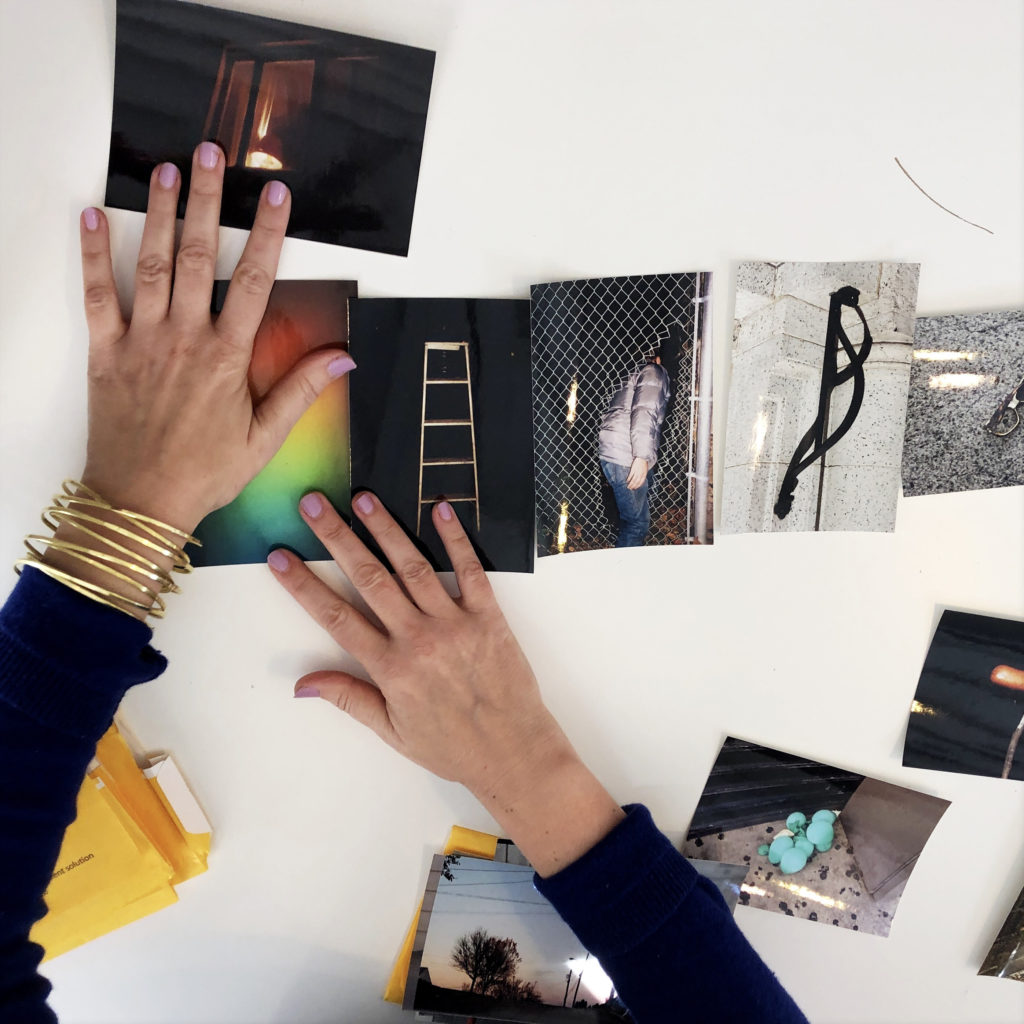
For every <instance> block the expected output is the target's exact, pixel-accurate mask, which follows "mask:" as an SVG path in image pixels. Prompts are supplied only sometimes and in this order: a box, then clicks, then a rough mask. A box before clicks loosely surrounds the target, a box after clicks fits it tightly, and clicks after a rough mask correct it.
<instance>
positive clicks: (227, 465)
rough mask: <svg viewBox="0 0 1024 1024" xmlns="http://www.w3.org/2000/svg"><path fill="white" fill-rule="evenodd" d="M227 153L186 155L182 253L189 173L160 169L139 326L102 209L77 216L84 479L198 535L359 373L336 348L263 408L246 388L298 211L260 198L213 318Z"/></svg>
mask: <svg viewBox="0 0 1024 1024" xmlns="http://www.w3.org/2000/svg"><path fill="white" fill-rule="evenodd" d="M223 182H224V154H223V153H222V152H221V150H220V148H219V147H218V146H216V145H215V144H213V143H211V142H204V143H202V145H200V146H199V147H197V149H196V151H195V153H194V155H193V158H192V185H191V190H190V193H189V197H188V205H187V208H186V211H185V223H184V228H183V231H182V236H181V244H180V246H179V248H178V253H177V258H176V259H175V255H174V230H175V217H176V210H177V204H178V192H179V189H180V185H181V176H180V174H179V173H178V170H177V168H175V167H174V166H173V165H172V164H161V165H160V166H159V167H156V168H154V170H153V176H152V178H151V180H150V191H149V208H148V210H147V212H146V223H145V227H144V229H143V233H142V244H141V248H140V251H139V261H138V265H137V267H136V271H135V303H134V306H133V309H132V314H131V322H130V324H126V323H125V322H124V320H123V319H122V316H121V309H120V304H119V302H118V295H117V290H116V286H115V284H114V275H113V270H112V267H111V259H110V233H109V228H108V224H107V220H106V218H105V217H104V216H103V214H102V213H101V212H100V211H99V210H95V209H89V210H86V211H84V212H83V214H82V217H81V225H80V227H81V239H82V276H83V281H84V285H85V314H86V321H87V323H88V327H89V442H88V455H87V460H86V468H85V472H84V474H83V477H82V480H83V482H84V483H86V484H88V485H89V486H90V487H93V488H94V489H95V490H97V491H98V492H99V493H100V494H101V495H103V497H104V498H106V499H107V500H108V501H110V502H111V503H112V504H114V505H115V506H120V507H123V508H129V509H132V510H134V511H136V512H142V513H144V514H147V515H151V516H154V517H155V518H157V519H160V520H162V521H164V522H167V523H169V524H170V525H172V526H176V527H178V528H179V529H182V530H187V531H189V532H191V531H192V530H193V529H194V528H195V526H196V524H197V523H198V522H199V521H200V520H201V519H202V518H203V517H204V516H205V515H207V513H209V512H212V511H213V510H214V509H216V508H219V507H220V506H221V505H225V504H227V503H228V502H229V501H231V500H232V499H233V498H234V497H235V496H236V495H237V494H238V493H239V491H241V489H242V488H243V487H244V486H245V485H246V484H247V483H248V482H249V481H250V480H251V479H252V478H253V477H254V476H255V475H256V473H258V472H259V470H260V469H262V468H263V466H264V465H265V464H266V463H267V462H268V461H269V460H270V457H271V456H272V455H273V454H274V453H275V452H276V451H277V449H278V448H279V447H280V446H281V444H282V443H283V441H284V439H285V437H286V436H287V435H288V432H289V431H290V430H291V428H292V426H293V425H294V424H295V422H296V421H297V420H298V418H299V417H300V416H301V415H302V413H303V412H304V411H305V410H306V409H307V408H308V406H309V405H310V404H312V402H313V400H314V399H315V398H316V397H317V395H318V394H319V393H320V392H321V391H322V390H323V389H324V388H325V387H326V386H327V385H328V384H329V383H330V382H331V381H332V380H333V379H334V378H336V377H339V376H341V375H342V374H343V373H345V372H346V371H347V370H349V369H351V368H352V366H353V365H354V364H353V363H352V360H351V359H350V358H349V357H348V355H346V354H345V353H344V352H342V351H341V350H340V349H333V350H330V349H322V350H319V351H316V352H312V353H310V354H309V355H307V356H306V357H305V358H303V359H301V360H300V361H299V362H298V363H297V364H296V365H295V366H294V367H293V368H292V369H291V371H290V372H289V373H287V374H286V375H285V377H284V378H283V379H282V380H281V381H280V382H279V383H278V384H277V386H276V387H274V388H273V389H272V390H271V391H270V392H269V393H268V394H267V395H266V397H264V398H262V399H261V400H259V401H258V402H257V403H256V404H254V402H253V398H252V396H251V394H250V390H249V387H248V385H247V381H246V374H247V371H248V367H249V361H250V358H251V356H252V349H253V340H254V338H255V335H256V330H257V328H258V327H259V324H260V320H261V319H262V318H263V314H264V312H265V311H266V306H267V298H268V296H269V294H270V289H271V287H272V285H273V283H274V277H275V275H276V273H277V261H278V257H279V255H280V252H281V245H282V242H283V240H284V233H285V228H286V226H287V224H288V215H289V211H290V209H291V197H290V195H289V192H288V189H287V188H286V187H285V186H284V185H283V184H282V183H281V182H270V183H269V184H268V185H267V186H266V187H265V188H264V190H263V194H262V195H261V196H260V200H259V207H258V209H257V212H256V219H255V221H254V223H253V227H252V231H251V233H250V235H249V238H248V240H247V242H246V245H245V249H244V251H243V252H242V257H241V259H240V260H239V262H238V266H237V267H236V268H235V272H234V274H233V276H232V279H231V285H230V287H229V289H228V294H227V298H226V299H225V302H224V310H223V312H222V313H221V315H220V316H219V317H218V318H217V320H216V322H214V320H213V319H212V317H211V314H210V297H211V294H212V291H213V282H214V273H215V270H216V263H217V239H218V233H219V222H220V200H221V191H222V187H223Z"/></svg>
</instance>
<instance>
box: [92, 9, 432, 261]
mask: <svg viewBox="0 0 1024 1024" xmlns="http://www.w3.org/2000/svg"><path fill="white" fill-rule="evenodd" d="M433 69H434V54H433V52H432V51H430V50H424V49H419V48H417V47H413V46H403V45H400V44H398V43H390V42H384V41H382V40H379V39H368V38H365V37H363V36H355V35H349V34H347V33H343V32H334V31H330V30H327V29H323V28H317V27H313V26H310V25H299V24H295V23H293V22H288V21H279V20H277V19H273V18H264V17H259V16H257V15H253V14H248V13H245V12H243V11H230V10H222V9H220V8H216V7H209V6H206V5H204V4H195V3H184V2H181V0H118V3H117V33H116V52H115V67H114V105H113V115H112V126H111V138H110V164H109V168H108V171H107V194H106V204H107V205H108V206H116V207H120V208H121V209H126V210H138V211H143V210H145V209H146V201H147V195H148V192H149V177H150V172H151V170H152V168H153V165H154V164H156V163H161V162H163V161H170V162H171V163H174V164H175V165H176V166H178V167H179V168H181V172H182V177H183V186H182V189H181V206H180V209H179V212H178V216H179V217H180V216H183V215H184V202H185V196H186V195H187V194H188V188H187V186H188V183H189V179H190V170H189V168H190V166H191V161H190V154H191V152H192V148H193V146H194V145H195V143H196V140H197V139H206V140H209V141H212V142H216V143H218V144H219V145H220V147H221V149H222V150H223V151H224V156H225V160H226V166H225V172H224V185H225V188H224V198H223V203H222V206H221V218H220V222H221V224H224V225H225V226H228V227H240V228H247V227H248V226H249V225H250V224H251V223H252V219H253V214H254V213H255V211H256V205H257V202H258V200H259V195H260V192H261V190H262V189H263V187H264V185H266V183H267V182H268V181H270V180H278V181H283V182H284V183H285V184H286V185H287V186H288V187H289V189H290V190H291V193H292V208H291V217H290V219H289V223H288V234H289V235H290V236H292V237H295V238H308V239H311V240H313V241H317V242H327V243H330V244H332V245H347V246H352V247H354V248H358V249H369V250H372V251H374V252H383V253H391V254H393V255H397V256H405V255H406V254H407V253H408V250H409V236H410V233H411V229H412V217H413V207H414V204H415V199H416V186H417V180H418V178H419V166H420V155H421V152H422V149H423V136H424V132H425V129H426V120H427V105H428V101H429V98H430V86H431V80H432V77H433Z"/></svg>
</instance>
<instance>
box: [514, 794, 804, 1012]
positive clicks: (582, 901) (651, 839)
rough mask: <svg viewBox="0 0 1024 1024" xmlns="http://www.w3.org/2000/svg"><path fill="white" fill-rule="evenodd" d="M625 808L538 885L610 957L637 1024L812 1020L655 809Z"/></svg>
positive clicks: (606, 960)
mask: <svg viewBox="0 0 1024 1024" xmlns="http://www.w3.org/2000/svg"><path fill="white" fill-rule="evenodd" d="M625 810H626V818H625V820H624V821H623V822H622V823H621V824H619V825H618V826H617V827H616V828H615V829H614V830H613V831H612V832H611V833H609V835H607V836H606V837H605V838H604V839H603V840H601V842H600V843H598V844H597V846H595V847H593V849H591V850H589V851H588V852H587V853H585V854H584V855H583V856H582V857H581V858H580V859H579V860H577V861H576V862H575V863H573V864H570V865H569V866H568V867H567V868H564V869H563V870H562V871H559V872H558V873H557V874H555V875H552V876H551V877H550V878H541V877H540V876H539V875H536V876H534V884H535V885H536V887H537V889H538V890H539V891H540V893H541V894H542V895H544V896H545V897H546V898H547V899H548V900H549V901H550V902H551V904H552V905H553V906H554V908H555V909H556V910H557V911H558V913H559V914H560V915H561V916H562V917H563V918H564V919H565V921H566V922H567V923H568V925H569V926H570V927H571V928H572V930H573V931H574V932H575V933H576V935H577V937H578V938H579V940H580V941H581V942H582V943H583V945H584V946H586V948H587V949H588V950H590V952H591V953H593V954H594V956H596V957H597V959H598V960H599V961H600V963H601V966H602V967H603V968H604V970H605V972H606V973H607V974H608V976H609V977H610V978H611V979H612V981H613V982H614V984H615V988H616V991H617V992H618V994H619V997H620V998H621V999H622V1001H623V1002H624V1003H625V1004H626V1006H628V1007H629V1010H630V1013H631V1014H632V1016H633V1018H634V1019H635V1020H636V1021H637V1024H662V1022H665V1021H676V1020H691V1019H700V1020H713V1021H716V1022H719V1024H725V1022H733V1021H735V1022H736V1024H751V1022H753V1021H756V1022H757V1024H797V1022H802V1024H806V1018H805V1017H804V1015H803V1014H802V1013H801V1012H800V1010H799V1009H798V1008H797V1006H796V1004H795V1003H794V1002H793V1000H792V999H791V998H790V996H789V994H788V993H787V992H786V990H785V989H784V988H783V987H782V985H781V984H780V983H779V981H778V979H777V978H776V977H775V975H774V974H772V972H771V971H770V970H769V969H768V967H767V966H766V965H765V963H764V961H763V960H761V958H760V957H759V956H758V955H757V953H755V952H754V950H753V948H752V947H751V945H750V943H749V942H747V940H746V938H745V937H744V936H743V933H742V932H741V931H740V930H739V928H738V927H737V926H736V922H735V921H734V920H733V917H732V914H730V913H729V909H728V907H727V906H726V904H725V900H723V899H722V896H721V894H720V893H719V891H718V889H717V888H716V887H715V885H714V883H712V882H710V881H708V880H707V879H706V878H702V877H701V876H700V875H698V874H697V872H696V871H695V870H694V869H693V867H692V866H691V865H690V864H689V863H688V862H687V860H686V858H685V857H683V855H682V854H681V853H679V852H678V851H677V850H676V849H675V848H674V847H673V846H672V844H671V843H670V842H669V841H668V839H667V838H666V837H665V836H664V835H662V834H661V833H660V832H659V831H658V829H657V828H656V827H655V825H654V822H653V820H652V819H651V815H650V812H649V811H648V810H647V808H645V807H641V806H640V805H638V804H632V805H630V806H628V807H626V808H625Z"/></svg>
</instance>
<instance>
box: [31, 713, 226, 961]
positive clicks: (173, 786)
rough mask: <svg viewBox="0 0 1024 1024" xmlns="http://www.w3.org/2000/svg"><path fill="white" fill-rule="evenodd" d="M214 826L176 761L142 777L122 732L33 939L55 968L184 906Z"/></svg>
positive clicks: (97, 775)
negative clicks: (80, 949)
mask: <svg viewBox="0 0 1024 1024" xmlns="http://www.w3.org/2000/svg"><path fill="white" fill-rule="evenodd" d="M209 851H210V825H209V822H208V821H207V820H206V816H205V815H204V814H203V812H202V810H201V809H200V807H199V805H198V803H197V802H196V800H195V797H194V796H193V795H192V793H191V792H190V791H189V789H188V787H187V785H186V784H185V780H184V778H183V777H182V775H181V772H180V771H179V770H178V767H177V765H176V764H175V763H174V761H173V760H171V758H169V757H161V758H156V759H153V760H151V761H150V762H149V763H148V764H147V765H146V766H145V767H142V768H140V767H139V766H138V765H137V764H136V762H135V757H134V756H133V755H132V752H131V751H130V750H129V748H128V745H127V744H126V743H125V741H124V739H123V737H122V736H121V734H120V732H119V731H118V729H117V727H116V726H111V727H110V730H109V731H108V732H107V733H106V735H105V736H104V737H103V738H102V739H101V740H100V742H99V744H98V745H97V747H96V758H95V760H94V761H93V763H92V764H91V765H90V768H89V772H88V774H87V775H86V777H85V781H84V782H83V783H82V788H81V790H80V792H79V794H78V816H77V818H76V819H75V821H74V822H73V824H72V825H71V826H70V827H69V828H68V830H67V832H66V833H65V835H64V844H63V846H62V847H61V850H60V856H59V857H58V858H57V865H56V868H55V869H54V873H53V878H52V880H51V882H50V885H49V887H48V888H47V890H46V905H47V907H48V908H49V912H48V913H47V915H46V917H44V918H43V919H42V920H41V921H39V922H37V923H36V926H35V927H34V928H33V929H32V933H31V938H32V939H33V941H35V942H38V943H39V944H40V945H41V946H42V947H43V948H44V949H45V950H46V957H45V959H50V958H51V957H55V956H59V955H60V954H61V953H65V952H67V951H68V950H69V949H74V947H75V946H80V945H82V943H84V942H89V941H90V940H91V939H95V938H97V937H99V936H100V935H105V934H106V933H107V932H110V931H113V930H114V929H115V928H120V927H121V925H124V924H128V923H129V922H131V921H135V920H137V919H138V918H140V917H144V916H145V915H146V914H151V913H152V912H153V911H154V910H160V909H161V908H162V907H166V906H168V905H169V904H171V903H174V902H175V901H176V900H177V898H178V897H177V894H176V893H175V891H174V887H175V886H176V885H178V884H179V883H181V882H184V881H186V880H187V879H189V878H193V877H194V876H195V875H199V874H202V872H204V871H205V870H206V859H207V855H208V854H209Z"/></svg>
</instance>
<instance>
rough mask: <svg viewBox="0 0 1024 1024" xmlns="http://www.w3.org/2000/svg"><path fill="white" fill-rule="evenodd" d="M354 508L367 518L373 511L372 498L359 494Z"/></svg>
mask: <svg viewBox="0 0 1024 1024" xmlns="http://www.w3.org/2000/svg"><path fill="white" fill-rule="evenodd" d="M356 508H357V509H359V511H360V512H362V513H363V515H364V516H368V515H369V514H370V513H371V512H372V511H373V497H372V496H371V495H369V494H360V495H359V497H358V498H356Z"/></svg>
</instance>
